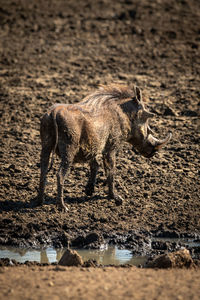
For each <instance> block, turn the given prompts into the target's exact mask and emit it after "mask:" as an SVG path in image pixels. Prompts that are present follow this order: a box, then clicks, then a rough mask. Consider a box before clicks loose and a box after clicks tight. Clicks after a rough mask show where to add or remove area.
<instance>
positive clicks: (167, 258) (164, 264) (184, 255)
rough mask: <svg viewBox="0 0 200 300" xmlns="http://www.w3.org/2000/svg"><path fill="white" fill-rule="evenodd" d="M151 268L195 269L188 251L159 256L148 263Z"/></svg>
mask: <svg viewBox="0 0 200 300" xmlns="http://www.w3.org/2000/svg"><path fill="white" fill-rule="evenodd" d="M147 267H149V268H159V269H166V268H191V267H194V262H193V259H192V258H191V256H190V252H189V250H187V249H181V250H178V251H176V252H172V253H166V254H163V255H160V256H157V257H156V258H155V259H154V260H153V261H150V262H149V263H147Z"/></svg>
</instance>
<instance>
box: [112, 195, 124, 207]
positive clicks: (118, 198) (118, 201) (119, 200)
mask: <svg viewBox="0 0 200 300" xmlns="http://www.w3.org/2000/svg"><path fill="white" fill-rule="evenodd" d="M110 198H112V199H114V200H115V204H116V205H117V206H120V205H122V204H123V201H124V199H123V198H122V197H121V196H119V195H117V194H114V195H112V196H110Z"/></svg>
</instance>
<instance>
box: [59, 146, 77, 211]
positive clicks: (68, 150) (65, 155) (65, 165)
mask: <svg viewBox="0 0 200 300" xmlns="http://www.w3.org/2000/svg"><path fill="white" fill-rule="evenodd" d="M58 147H59V153H60V157H61V164H60V168H59V171H58V174H57V189H58V194H57V202H56V204H57V206H58V207H59V208H61V209H62V210H64V211H68V208H67V207H66V205H65V204H64V200H63V186H64V182H65V176H66V174H67V172H68V171H69V170H70V167H71V165H72V162H73V159H74V155H75V149H74V147H72V146H69V145H66V144H65V142H60V143H59V144H58Z"/></svg>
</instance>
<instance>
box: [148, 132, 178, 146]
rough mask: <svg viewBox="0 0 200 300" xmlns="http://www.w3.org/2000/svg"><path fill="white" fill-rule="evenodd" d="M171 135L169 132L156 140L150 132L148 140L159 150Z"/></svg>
mask: <svg viewBox="0 0 200 300" xmlns="http://www.w3.org/2000/svg"><path fill="white" fill-rule="evenodd" d="M171 137H172V134H171V132H170V133H169V134H168V136H167V137H166V138H165V139H163V140H158V139H156V138H155V137H153V136H152V135H151V134H150V135H149V140H150V142H151V143H152V144H153V145H154V148H155V150H160V149H161V148H162V147H164V146H165V145H166V144H167V143H168V142H169V141H170V139H171Z"/></svg>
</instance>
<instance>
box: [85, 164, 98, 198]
mask: <svg viewBox="0 0 200 300" xmlns="http://www.w3.org/2000/svg"><path fill="white" fill-rule="evenodd" d="M98 169H99V164H98V162H97V160H96V159H94V160H92V161H91V162H90V175H89V179H88V183H87V185H86V188H85V193H86V195H88V196H91V195H92V194H93V193H94V186H95V183H96V175H97V172H98Z"/></svg>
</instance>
